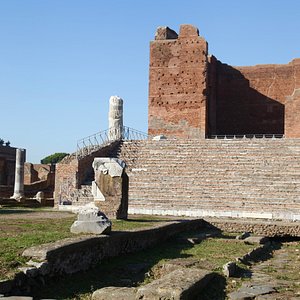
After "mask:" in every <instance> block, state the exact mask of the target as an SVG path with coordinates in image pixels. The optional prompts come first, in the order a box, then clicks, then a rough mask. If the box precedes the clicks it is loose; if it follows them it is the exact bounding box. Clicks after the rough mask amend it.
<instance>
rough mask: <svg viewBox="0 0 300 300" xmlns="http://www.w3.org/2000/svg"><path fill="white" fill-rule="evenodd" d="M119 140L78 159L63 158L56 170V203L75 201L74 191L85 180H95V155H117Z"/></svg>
mask: <svg viewBox="0 0 300 300" xmlns="http://www.w3.org/2000/svg"><path fill="white" fill-rule="evenodd" d="M118 147H119V141H117V142H113V143H111V144H110V145H108V146H106V147H103V148H101V149H99V150H98V151H95V152H93V153H92V154H90V155H87V156H85V157H83V158H80V159H79V160H77V159H76V158H74V159H72V160H70V161H69V160H65V161H67V162H66V163H65V162H64V160H62V162H61V163H58V164H56V170H55V190H54V198H55V203H56V204H58V203H59V202H61V201H65V200H69V201H73V200H74V199H73V196H74V191H75V190H76V189H79V188H80V187H81V185H82V184H83V183H85V182H90V181H92V180H94V170H93V167H92V163H93V161H94V158H95V157H116V156H117V149H118Z"/></svg>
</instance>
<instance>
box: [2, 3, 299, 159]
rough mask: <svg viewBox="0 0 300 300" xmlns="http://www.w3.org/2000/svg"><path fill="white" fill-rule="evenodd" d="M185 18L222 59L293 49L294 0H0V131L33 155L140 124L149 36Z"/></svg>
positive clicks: (243, 61)
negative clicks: (117, 123)
mask: <svg viewBox="0 0 300 300" xmlns="http://www.w3.org/2000/svg"><path fill="white" fill-rule="evenodd" d="M180 24H193V25H195V26H197V27H198V28H199V30H200V35H202V36H204V37H205V39H206V40H207V41H208V44H209V52H210V53H211V54H214V55H215V56H216V57H217V58H218V59H219V60H221V61H222V62H224V63H228V64H231V65H254V64H266V63H288V62H289V61H291V60H292V59H293V58H295V57H300V54H299V50H300V38H299V28H300V1H299V0H285V1H282V0H251V1H243V0H226V1H225V0H222V1H221V0H219V1H217V0H216V1H213V0H212V1H207V0H206V1H202V0H182V1H179V0H172V1H171V0H147V1H146V0H107V1H104V0H97V1H96V0H0V38H1V39H0V104H1V105H0V112H1V115H0V129H1V130H0V138H3V139H4V140H8V139H9V140H10V141H11V145H12V146H14V147H23V148H26V149H27V161H31V162H35V163H38V162H39V161H40V159H41V158H43V157H45V156H47V155H49V154H52V153H54V152H73V151H75V149H76V141H77V140H78V139H80V138H82V137H85V136H87V135H90V134H93V133H96V132H98V131H100V130H105V129H106V128H107V127H108V121H107V119H108V118H107V114H108V100H109V97H110V96H111V95H119V96H121V97H122V98H123V99H124V123H125V125H126V126H129V127H132V128H136V129H139V130H141V131H145V132H146V131H147V106H148V101H147V97H148V64H149V42H150V40H152V39H153V38H154V34H155V30H156V28H157V27H158V26H164V25H166V26H169V27H171V28H172V29H174V30H176V31H177V32H178V29H179V25H180Z"/></svg>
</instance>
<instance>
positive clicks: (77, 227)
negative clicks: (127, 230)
mask: <svg viewBox="0 0 300 300" xmlns="http://www.w3.org/2000/svg"><path fill="white" fill-rule="evenodd" d="M70 230H71V232H72V233H92V234H108V233H110V231H111V222H110V221H109V219H108V218H107V217H106V216H105V215H104V214H103V213H102V212H100V211H99V209H98V208H97V207H96V206H86V207H84V208H82V209H80V210H79V211H78V217H77V221H75V222H74V223H73V224H72V226H71V229H70Z"/></svg>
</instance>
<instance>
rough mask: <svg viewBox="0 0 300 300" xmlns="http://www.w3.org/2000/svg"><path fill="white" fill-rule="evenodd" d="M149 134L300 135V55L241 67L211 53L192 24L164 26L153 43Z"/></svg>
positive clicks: (192, 135)
mask: <svg viewBox="0 0 300 300" xmlns="http://www.w3.org/2000/svg"><path fill="white" fill-rule="evenodd" d="M149 72H150V75H149V134H151V135H158V134H164V135H166V136H169V137H179V138H206V137H213V136H215V135H229V136H230V135H242V136H243V135H249V134H252V135H253V134H256V135H258V134H259V135H266V134H276V135H279V136H282V135H285V137H288V138H291V137H300V127H299V122H297V117H296V116H297V112H298V110H299V108H298V107H299V105H298V104H297V103H298V102H299V88H300V59H294V60H293V61H291V62H290V63H288V64H286V65H257V66H251V67H236V66H230V65H227V64H224V63H222V62H220V61H219V60H218V59H217V58H216V57H214V56H213V55H209V54H208V43H207V42H206V40H205V39H204V38H203V37H201V36H199V31H198V29H197V28H196V27H194V26H192V25H181V27H180V32H179V34H178V35H177V34H176V33H175V32H174V31H173V30H171V29H169V28H168V27H159V28H158V30H157V32H156V35H155V40H154V41H152V42H151V43H150V71H149Z"/></svg>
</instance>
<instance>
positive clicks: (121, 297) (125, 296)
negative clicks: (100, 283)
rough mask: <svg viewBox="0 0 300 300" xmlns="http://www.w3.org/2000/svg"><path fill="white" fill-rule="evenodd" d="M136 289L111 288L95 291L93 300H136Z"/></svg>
mask: <svg viewBox="0 0 300 300" xmlns="http://www.w3.org/2000/svg"><path fill="white" fill-rule="evenodd" d="M135 296H136V288H133V287H131V288H129V287H114V286H109V287H105V288H102V289H99V290H97V291H95V292H94V293H93V295H92V300H108V299H110V300H135V299H136V298H135Z"/></svg>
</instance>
